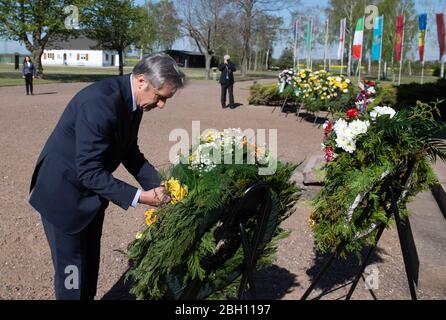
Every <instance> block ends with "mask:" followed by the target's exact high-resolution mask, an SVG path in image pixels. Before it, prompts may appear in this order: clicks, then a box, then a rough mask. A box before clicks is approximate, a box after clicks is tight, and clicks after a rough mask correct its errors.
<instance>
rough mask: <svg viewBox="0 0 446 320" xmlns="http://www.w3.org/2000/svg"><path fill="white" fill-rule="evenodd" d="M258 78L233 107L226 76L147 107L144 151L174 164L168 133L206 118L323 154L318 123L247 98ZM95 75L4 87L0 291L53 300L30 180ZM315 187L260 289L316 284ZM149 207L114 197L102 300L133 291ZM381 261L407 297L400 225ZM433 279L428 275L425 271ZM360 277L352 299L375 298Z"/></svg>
mask: <svg viewBox="0 0 446 320" xmlns="http://www.w3.org/2000/svg"><path fill="white" fill-rule="evenodd" d="M251 84H252V81H248V82H238V83H236V85H235V98H236V101H237V102H238V103H240V104H242V105H241V106H239V107H238V108H236V109H234V110H230V109H225V110H222V109H221V108H220V103H219V95H220V92H219V85H218V83H216V82H210V81H209V82H206V81H191V82H190V84H189V85H188V86H187V87H186V88H185V89H183V90H182V91H181V92H179V93H178V94H177V95H176V96H175V97H174V98H173V99H171V100H169V101H168V104H167V106H166V107H165V109H163V110H154V111H151V112H149V113H147V114H145V115H144V117H143V120H142V123H141V129H140V133H139V144H140V148H141V150H142V152H143V153H144V154H145V155H146V157H147V158H148V159H149V161H151V162H152V163H153V164H154V165H155V166H156V167H157V168H162V167H164V166H166V165H168V163H169V150H170V148H171V147H172V146H173V145H174V144H175V143H176V142H175V141H169V133H170V132H171V130H173V129H175V128H183V129H186V130H187V131H188V132H189V133H191V130H192V121H194V120H199V121H200V126H201V130H203V129H205V128H217V129H224V128H228V127H235V128H237V127H240V128H242V129H246V128H252V129H270V128H271V129H277V130H278V157H279V159H281V160H283V161H290V162H293V163H299V162H301V161H304V160H305V159H307V158H308V157H310V156H311V155H313V154H318V153H320V152H321V151H320V143H321V137H322V132H321V128H319V127H318V126H317V125H313V122H312V121H310V120H308V119H307V120H308V121H307V120H306V119H303V120H302V121H300V120H301V118H297V117H296V116H295V115H294V114H292V113H291V114H289V115H288V116H286V115H285V113H281V112H279V110H278V109H276V110H275V112H272V111H273V108H272V107H259V106H257V107H256V106H249V105H248V102H247V98H248V95H249V90H248V88H249V86H250V85H251ZM86 85H88V84H85V83H74V84H51V85H38V86H36V88H35V93H36V94H35V95H34V96H26V95H25V88H24V87H7V88H6V87H3V88H0V97H1V102H0V128H1V133H2V134H1V135H0V147H1V161H0V181H1V183H0V219H1V222H0V299H54V293H53V280H52V277H53V269H52V264H51V258H50V252H49V247H48V244H47V242H46V238H45V236H44V232H43V228H42V224H41V221H40V217H39V215H38V213H36V212H35V211H34V210H33V208H32V207H31V206H30V205H29V204H28V189H29V182H30V178H31V174H32V170H33V167H34V164H35V161H36V159H37V157H38V155H39V153H40V151H41V149H42V147H43V144H44V143H45V141H46V139H47V137H48V136H49V134H50V133H51V131H52V129H53V128H54V126H55V124H56V122H57V120H58V118H59V116H60V115H61V113H62V111H63V110H64V108H65V106H66V104H67V103H68V101H69V100H70V99H71V98H72V96H73V95H74V94H75V93H76V92H77V91H79V90H80V89H81V88H83V87H85V86H86ZM115 176H116V177H118V178H120V179H123V180H125V181H128V182H130V183H133V184H135V185H136V183H135V181H134V179H133V178H132V177H131V176H130V175H129V174H128V173H127V172H126V171H125V170H124V169H123V168H122V167H120V168H119V169H118V170H117V171H116V172H115ZM316 191H317V189H316V188H308V189H307V190H305V192H304V194H303V196H302V199H301V201H299V203H298V205H297V208H296V209H297V210H296V212H295V213H294V214H293V215H292V216H291V217H290V219H288V220H287V221H285V222H284V227H285V228H287V229H289V230H291V235H290V237H289V238H287V239H286V240H283V241H282V242H281V243H280V247H279V252H278V259H277V262H276V263H275V264H274V265H273V266H271V267H269V268H266V269H264V270H262V271H260V272H259V273H258V274H257V287H258V289H257V291H258V295H259V297H260V298H262V299H299V298H300V297H301V295H302V294H303V292H304V291H305V289H306V288H307V287H308V286H309V284H310V282H311V280H312V279H313V278H314V276H315V274H316V272H317V270H319V269H320V267H321V262H323V261H324V259H325V258H326V255H321V254H320V253H318V252H316V251H315V250H314V241H313V237H312V234H311V231H310V229H309V228H308V226H307V222H306V221H307V217H308V215H309V213H310V211H311V208H310V206H309V199H310V198H311V196H313V195H314V194H315V192H316ZM144 211H145V208H144V206H142V205H140V206H138V207H137V208H136V209H133V208H130V209H129V210H128V211H124V210H122V209H121V208H119V207H117V206H115V205H113V204H110V206H109V208H108V209H107V214H106V218H105V222H104V230H103V237H102V252H101V269H100V275H99V283H98V295H97V299H126V298H131V297H129V296H128V295H127V294H126V292H125V289H126V288H125V287H123V286H122V279H121V276H122V275H123V273H124V272H125V270H126V268H127V260H126V257H125V255H124V254H123V253H122V252H124V251H125V250H126V247H127V244H128V243H129V242H130V241H131V240H133V238H134V236H135V233H136V232H137V231H138V230H140V229H141V228H142V227H143V223H144V217H143V215H144ZM372 260H373V264H375V266H377V268H378V270H379V289H376V290H374V295H375V296H376V298H378V299H408V298H410V295H409V291H408V287H407V281H406V278H405V273H404V265H403V261H402V257H401V250H400V248H399V243H398V241H397V236H396V231H395V230H394V229H391V230H390V231H386V232H385V233H384V236H383V239H382V241H381V243H380V246H379V250H378V252H377V254H375V255H374V256H373V257H372ZM355 263H356V260H355V259H353V258H351V257H350V258H349V259H348V260H347V261H337V262H336V264H335V265H334V267H333V269H332V271H331V272H330V274H329V276H328V277H327V279H325V280H324V281H322V282H321V285H320V286H319V287H318V288H317V290H316V291H315V292H314V293H313V295H312V297H316V296H318V295H319V294H321V292H322V291H323V290H328V291H330V292H328V293H326V294H324V295H322V296H321V298H322V299H338V298H341V297H342V296H344V295H345V294H346V292H347V290H348V286H345V284H346V283H348V282H349V281H351V279H352V277H353V276H354V270H355V265H356V264H355ZM428 278H429V277H428ZM442 281H443V282H441V281H440V282H437V281H427V282H424V283H425V284H426V285H423V283H421V284H420V285H419V287H418V291H417V292H418V295H419V298H421V299H444V298H445V297H446V289H445V284H446V282H445V281H444V278H442ZM373 298H374V297H373V295H371V294H370V292H369V291H368V290H367V289H366V288H365V286H364V283H363V282H362V281H361V282H360V283H359V285H358V288H357V290H356V291H355V293H354V295H353V299H373Z"/></svg>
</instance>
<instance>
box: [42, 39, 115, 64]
mask: <svg viewBox="0 0 446 320" xmlns="http://www.w3.org/2000/svg"><path fill="white" fill-rule="evenodd" d="M42 65H43V66H50V65H61V66H63V65H67V66H88V67H109V66H118V65H119V58H118V54H117V52H116V51H111V50H104V49H102V48H100V47H98V44H97V42H96V41H95V40H92V39H88V38H85V37H79V38H70V39H68V40H66V41H52V42H51V43H49V44H48V45H47V46H46V49H45V50H44V51H43V55H42Z"/></svg>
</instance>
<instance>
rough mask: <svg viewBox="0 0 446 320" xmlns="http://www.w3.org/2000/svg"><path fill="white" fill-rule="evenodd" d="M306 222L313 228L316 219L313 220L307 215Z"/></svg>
mask: <svg viewBox="0 0 446 320" xmlns="http://www.w3.org/2000/svg"><path fill="white" fill-rule="evenodd" d="M307 223H308V226H309V227H310V228H313V227H314V225H315V224H316V221H314V220H313V219H312V218H311V217H308V220H307Z"/></svg>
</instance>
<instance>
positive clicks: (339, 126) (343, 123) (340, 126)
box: [333, 119, 348, 135]
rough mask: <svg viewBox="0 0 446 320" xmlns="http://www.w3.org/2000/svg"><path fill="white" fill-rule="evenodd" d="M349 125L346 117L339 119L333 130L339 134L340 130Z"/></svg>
mask: <svg viewBox="0 0 446 320" xmlns="http://www.w3.org/2000/svg"><path fill="white" fill-rule="evenodd" d="M347 127H348V124H347V121H345V120H344V119H338V120H337V121H336V122H335V124H334V125H333V130H334V131H335V132H336V135H339V132H340V131H341V130H343V129H344V128H347Z"/></svg>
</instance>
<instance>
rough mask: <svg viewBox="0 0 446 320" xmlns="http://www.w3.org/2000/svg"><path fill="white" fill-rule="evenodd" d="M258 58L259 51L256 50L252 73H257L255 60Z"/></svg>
mask: <svg viewBox="0 0 446 320" xmlns="http://www.w3.org/2000/svg"><path fill="white" fill-rule="evenodd" d="M258 56H259V51H258V50H256V55H255V58H254V71H257V61H258V60H257V58H258Z"/></svg>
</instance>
